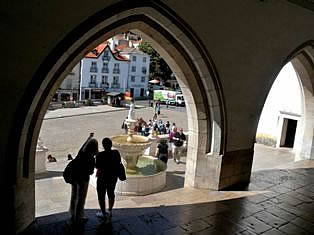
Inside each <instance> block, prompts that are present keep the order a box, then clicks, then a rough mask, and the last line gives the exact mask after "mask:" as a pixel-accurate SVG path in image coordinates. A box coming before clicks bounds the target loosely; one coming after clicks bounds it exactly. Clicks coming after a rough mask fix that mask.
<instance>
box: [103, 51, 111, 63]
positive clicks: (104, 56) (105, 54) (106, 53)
mask: <svg viewBox="0 0 314 235" xmlns="http://www.w3.org/2000/svg"><path fill="white" fill-rule="evenodd" d="M102 60H103V61H109V60H110V55H109V51H108V50H105V51H104V55H103V56H102Z"/></svg>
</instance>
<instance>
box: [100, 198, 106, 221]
mask: <svg viewBox="0 0 314 235" xmlns="http://www.w3.org/2000/svg"><path fill="white" fill-rule="evenodd" d="M98 203H99V206H100V210H101V212H102V214H103V216H104V217H105V216H106V200H105V199H104V200H98Z"/></svg>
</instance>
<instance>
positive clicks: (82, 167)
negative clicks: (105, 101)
mask: <svg viewBox="0 0 314 235" xmlns="http://www.w3.org/2000/svg"><path fill="white" fill-rule="evenodd" d="M97 153H98V142H97V140H96V139H93V138H92V136H90V137H89V138H88V139H87V141H86V142H85V143H84V145H83V146H82V148H81V149H80V151H79V153H78V154H77V156H76V158H75V159H74V161H75V165H74V175H73V178H74V182H73V183H72V191H71V202H70V209H69V211H70V213H71V219H72V222H74V223H83V222H86V221H87V220H88V218H87V217H85V216H84V206H85V201H86V196H87V191H88V184H89V176H90V175H92V174H93V173H94V168H95V158H94V156H95V155H96V154H97Z"/></svg>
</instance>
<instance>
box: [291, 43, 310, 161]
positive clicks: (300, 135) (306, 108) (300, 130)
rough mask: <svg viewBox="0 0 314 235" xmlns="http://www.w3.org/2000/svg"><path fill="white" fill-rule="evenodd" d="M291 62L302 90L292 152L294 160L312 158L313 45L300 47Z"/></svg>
mask: <svg viewBox="0 0 314 235" xmlns="http://www.w3.org/2000/svg"><path fill="white" fill-rule="evenodd" d="M291 63H292V65H293V67H294V69H295V71H296V73H297V77H298V79H299V82H300V87H301V90H302V96H303V97H302V105H301V106H302V115H301V119H300V123H299V124H298V126H297V131H296V137H295V144H294V152H295V153H296V156H295V160H296V161H298V160H306V159H314V146H313V144H314V135H313V131H314V89H313V87H314V86H313V84H314V47H313V43H310V45H307V46H305V47H304V48H302V49H301V50H300V51H298V53H297V54H296V56H295V57H294V58H293V59H292V60H291Z"/></svg>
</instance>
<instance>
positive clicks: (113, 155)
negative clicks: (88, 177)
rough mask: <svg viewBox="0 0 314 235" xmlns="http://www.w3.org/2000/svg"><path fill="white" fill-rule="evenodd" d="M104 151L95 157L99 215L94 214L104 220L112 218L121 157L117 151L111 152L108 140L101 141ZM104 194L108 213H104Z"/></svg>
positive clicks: (110, 144) (110, 143)
mask: <svg viewBox="0 0 314 235" xmlns="http://www.w3.org/2000/svg"><path fill="white" fill-rule="evenodd" d="M102 145H103V147H104V151H102V152H100V153H98V154H97V156H96V169H97V174H96V176H97V187H96V189H97V195H98V203H99V206H100V209H101V213H99V212H98V213H96V215H97V216H98V217H101V218H103V219H106V218H107V217H109V218H111V217H112V208H113V206H114V202H115V194H114V191H115V188H116V183H117V180H118V174H119V166H120V164H122V163H121V156H120V153H119V151H118V150H112V149H111V147H112V141H111V139H109V138H104V139H103V140H102ZM106 194H107V197H108V201H109V208H108V210H109V213H106Z"/></svg>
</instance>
